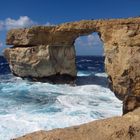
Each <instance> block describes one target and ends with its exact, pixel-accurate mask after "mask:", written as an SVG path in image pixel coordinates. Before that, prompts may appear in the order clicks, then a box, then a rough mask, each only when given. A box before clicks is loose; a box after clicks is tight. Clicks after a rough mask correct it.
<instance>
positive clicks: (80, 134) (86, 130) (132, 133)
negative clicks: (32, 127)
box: [13, 108, 140, 140]
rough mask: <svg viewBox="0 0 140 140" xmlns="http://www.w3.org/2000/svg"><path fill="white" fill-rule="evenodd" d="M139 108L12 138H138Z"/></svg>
mask: <svg viewBox="0 0 140 140" xmlns="http://www.w3.org/2000/svg"><path fill="white" fill-rule="evenodd" d="M139 139H140V108H138V109H136V110H135V111H134V112H131V113H128V114H126V115H124V116H122V117H112V118H108V119H104V120H98V121H93V122H90V123H87V124H83V125H80V126H74V127H69V128H64V129H55V130H51V131H37V132H34V133H31V134H27V135H25V136H22V137H20V138H17V139H13V140H139Z"/></svg>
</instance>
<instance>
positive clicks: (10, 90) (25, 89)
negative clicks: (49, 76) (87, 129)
mask: <svg viewBox="0 0 140 140" xmlns="http://www.w3.org/2000/svg"><path fill="white" fill-rule="evenodd" d="M82 60H83V59H82ZM79 62H80V64H79V65H78V67H80V68H81V69H80V68H78V70H79V71H78V79H77V86H70V85H52V84H49V83H40V82H29V81H25V80H22V79H21V78H17V77H14V76H13V75H12V74H10V73H9V74H1V75H0V140H9V139H11V138H15V137H18V136H21V135H24V134H26V133H30V132H32V131H37V130H40V129H45V130H51V129H53V128H63V127H68V126H72V125H78V124H82V123H86V122H89V121H93V120H97V119H103V118H107V117H111V116H116V115H120V114H121V101H119V100H118V99H117V98H116V97H115V96H114V94H113V93H112V92H111V91H110V90H109V89H108V88H107V78H106V77H107V75H106V74H105V73H104V71H103V70H101V67H100V66H99V69H98V70H96V69H95V68H94V66H92V65H91V66H89V65H88V66H87V67H86V66H84V65H83V64H85V58H84V60H83V61H79ZM87 62H88V63H89V62H90V61H87V60H86V63H87ZM82 63H83V64H82ZM97 64H98V63H97ZM98 65H99V64H98ZM82 67H84V68H82ZM87 69H88V70H87ZM93 69H94V70H93Z"/></svg>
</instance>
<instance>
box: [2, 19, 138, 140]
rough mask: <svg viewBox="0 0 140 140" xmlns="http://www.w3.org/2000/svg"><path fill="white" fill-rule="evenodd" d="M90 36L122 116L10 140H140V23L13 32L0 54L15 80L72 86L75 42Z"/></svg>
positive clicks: (84, 23) (102, 22)
mask: <svg viewBox="0 0 140 140" xmlns="http://www.w3.org/2000/svg"><path fill="white" fill-rule="evenodd" d="M93 32H97V33H98V34H99V37H100V38H101V40H102V41H103V43H104V51H105V69H106V73H107V74H108V83H109V88H110V89H111V90H112V91H113V92H114V93H115V95H116V97H117V98H118V99H120V100H123V114H126V115H124V116H122V117H112V118H109V119H105V120H99V121H94V122H91V123H88V124H83V125H80V126H76V127H70V128H64V129H55V130H52V131H48V132H46V131H39V132H35V133H32V134H29V135H27V136H23V137H21V138H17V139H15V140H97V139H99V140H114V139H115V140H117V139H118V140H139V139H140V108H138V107H140V17H137V18H128V19H110V20H82V21H78V22H71V23H64V24H60V25H57V26H49V27H47V26H35V27H31V28H24V29H13V30H10V31H9V32H8V34H7V45H13V47H11V48H7V49H5V52H4V55H5V57H6V59H7V61H8V63H9V65H10V68H11V71H12V72H13V74H14V75H16V76H19V77H22V78H29V79H31V80H33V81H42V82H46V81H50V82H52V83H70V84H71V83H73V82H74V80H75V78H76V75H77V70H76V62H75V54H76V53H75V46H74V42H75V40H76V38H78V37H79V36H83V35H89V34H91V33H93ZM137 108H138V109H137ZM135 109H136V110H135ZM132 111H133V112H132ZM128 112H130V113H128ZM127 113H128V114H127ZM58 123H59V122H58Z"/></svg>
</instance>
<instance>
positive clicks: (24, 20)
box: [0, 16, 37, 30]
mask: <svg viewBox="0 0 140 140" xmlns="http://www.w3.org/2000/svg"><path fill="white" fill-rule="evenodd" d="M36 24H37V23H36V22H34V21H33V20H31V19H30V18H29V17H28V16H21V17H19V19H17V20H15V19H12V18H7V19H5V20H4V21H0V30H10V29H14V28H24V27H30V26H32V25H36Z"/></svg>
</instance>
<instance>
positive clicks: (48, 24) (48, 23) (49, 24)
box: [45, 22, 54, 26]
mask: <svg viewBox="0 0 140 140" xmlns="http://www.w3.org/2000/svg"><path fill="white" fill-rule="evenodd" d="M45 26H54V24H52V23H50V22H47V23H46V24H45Z"/></svg>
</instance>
